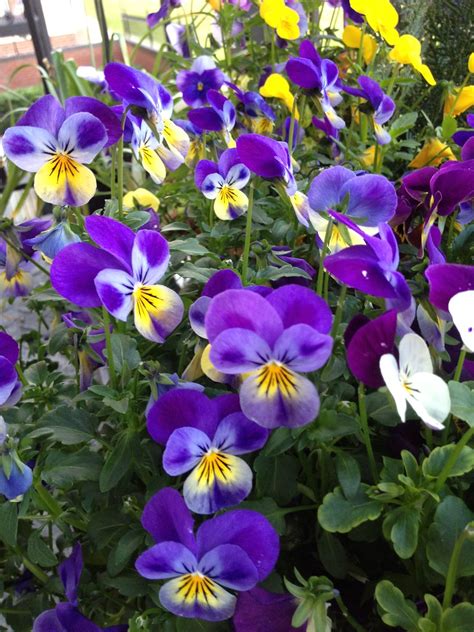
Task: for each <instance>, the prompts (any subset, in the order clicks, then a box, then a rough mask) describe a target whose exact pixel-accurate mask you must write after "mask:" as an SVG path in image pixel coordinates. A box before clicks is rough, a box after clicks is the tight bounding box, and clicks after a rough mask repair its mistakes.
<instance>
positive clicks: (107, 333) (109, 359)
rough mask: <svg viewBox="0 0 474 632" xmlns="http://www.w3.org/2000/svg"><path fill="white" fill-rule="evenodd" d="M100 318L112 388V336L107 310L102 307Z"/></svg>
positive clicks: (113, 368) (114, 377)
mask: <svg viewBox="0 0 474 632" xmlns="http://www.w3.org/2000/svg"><path fill="white" fill-rule="evenodd" d="M102 318H103V321H104V333H105V347H106V349H107V364H108V365H109V376H110V383H111V385H112V388H115V386H116V374H115V363H114V355H113V353H112V338H111V336H110V316H109V312H108V311H107V310H106V309H105V307H102Z"/></svg>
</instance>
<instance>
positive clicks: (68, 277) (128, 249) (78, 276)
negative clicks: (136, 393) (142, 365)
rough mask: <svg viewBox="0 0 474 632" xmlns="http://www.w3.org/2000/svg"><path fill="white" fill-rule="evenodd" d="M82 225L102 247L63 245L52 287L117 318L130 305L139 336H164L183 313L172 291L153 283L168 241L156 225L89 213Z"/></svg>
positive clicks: (163, 262)
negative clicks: (139, 226)
mask: <svg viewBox="0 0 474 632" xmlns="http://www.w3.org/2000/svg"><path fill="white" fill-rule="evenodd" d="M85 225H86V230H87V232H88V233H89V235H90V237H91V238H92V239H93V240H94V241H95V243H96V244H98V246H100V248H96V247H94V246H92V245H91V244H88V243H80V244H72V245H70V246H66V248H63V250H61V252H60V253H59V254H58V255H57V256H56V257H55V259H54V261H53V265H52V267H51V283H52V285H53V287H54V289H55V290H56V291H57V292H58V293H59V294H61V296H63V297H64V298H66V299H68V300H70V301H71V302H72V303H75V304H76V305H79V306H80V307H100V306H102V305H103V306H104V307H105V308H106V309H107V310H108V311H109V312H110V313H111V314H112V315H113V316H114V317H115V318H117V319H118V320H122V321H126V320H127V317H128V315H129V313H130V312H131V311H132V310H133V312H134V318H135V326H136V328H137V329H138V331H139V332H140V333H141V334H142V336H144V337H145V338H147V339H148V340H152V341H154V342H163V341H164V339H165V338H166V336H168V335H169V334H170V333H171V332H172V331H173V330H174V329H175V328H176V327H177V326H178V324H179V323H180V321H181V318H182V316H183V303H182V301H181V299H180V298H179V296H178V295H177V294H176V292H174V291H173V290H170V289H169V288H167V287H165V286H164V285H158V284H157V283H158V281H159V280H160V279H161V278H162V277H163V275H164V274H165V272H166V269H167V267H168V262H169V258H170V254H169V247H168V243H167V242H166V240H165V239H164V238H163V237H162V236H161V235H160V234H159V233H158V232H156V231H153V230H140V231H139V232H138V233H137V234H135V233H134V232H133V231H132V230H131V229H130V228H128V227H127V226H125V225H124V224H121V223H120V222H118V221H116V220H114V219H111V218H109V217H103V216H98V215H93V216H89V217H86V220H85Z"/></svg>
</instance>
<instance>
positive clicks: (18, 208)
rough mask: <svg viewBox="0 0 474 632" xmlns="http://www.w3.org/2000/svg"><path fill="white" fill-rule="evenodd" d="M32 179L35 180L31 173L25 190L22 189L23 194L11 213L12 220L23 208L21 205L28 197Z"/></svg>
mask: <svg viewBox="0 0 474 632" xmlns="http://www.w3.org/2000/svg"><path fill="white" fill-rule="evenodd" d="M34 179H35V174H34V173H32V174H31V176H30V177H29V179H28V182H27V183H26V184H25V188H24V189H23V193H22V194H21V196H20V199H19V200H18V203H17V205H16V206H15V210H14V211H13V213H12V218H13V219H14V218H15V217H16V216H17V214H18V213H19V212H20V211H21V209H22V208H23V204H24V203H25V201H26V198H27V197H28V194H29V192H30V191H31V187H32V186H33V181H34Z"/></svg>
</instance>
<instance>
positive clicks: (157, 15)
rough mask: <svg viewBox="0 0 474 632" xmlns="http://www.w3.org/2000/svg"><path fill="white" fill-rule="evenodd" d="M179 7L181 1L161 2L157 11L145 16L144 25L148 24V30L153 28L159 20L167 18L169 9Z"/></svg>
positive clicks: (168, 0) (165, 0)
mask: <svg viewBox="0 0 474 632" xmlns="http://www.w3.org/2000/svg"><path fill="white" fill-rule="evenodd" d="M180 6H181V0H161V6H160V8H159V9H158V11H155V12H154V13H149V14H148V15H147V16H146V23H147V24H148V28H150V29H152V28H154V27H155V26H156V25H157V24H158V23H159V22H161V20H163V19H164V18H166V17H167V16H168V13H169V12H170V11H171V9H174V8H175V7H180Z"/></svg>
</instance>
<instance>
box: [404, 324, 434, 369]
mask: <svg viewBox="0 0 474 632" xmlns="http://www.w3.org/2000/svg"><path fill="white" fill-rule="evenodd" d="M398 351H399V354H400V371H401V372H402V373H404V374H405V375H408V376H412V375H414V374H415V373H433V364H432V362H431V356H430V350H429V349H428V345H427V344H426V342H425V341H424V340H423V338H422V337H421V336H418V334H406V335H405V336H403V338H402V339H401V341H400V344H399V346H398Z"/></svg>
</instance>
